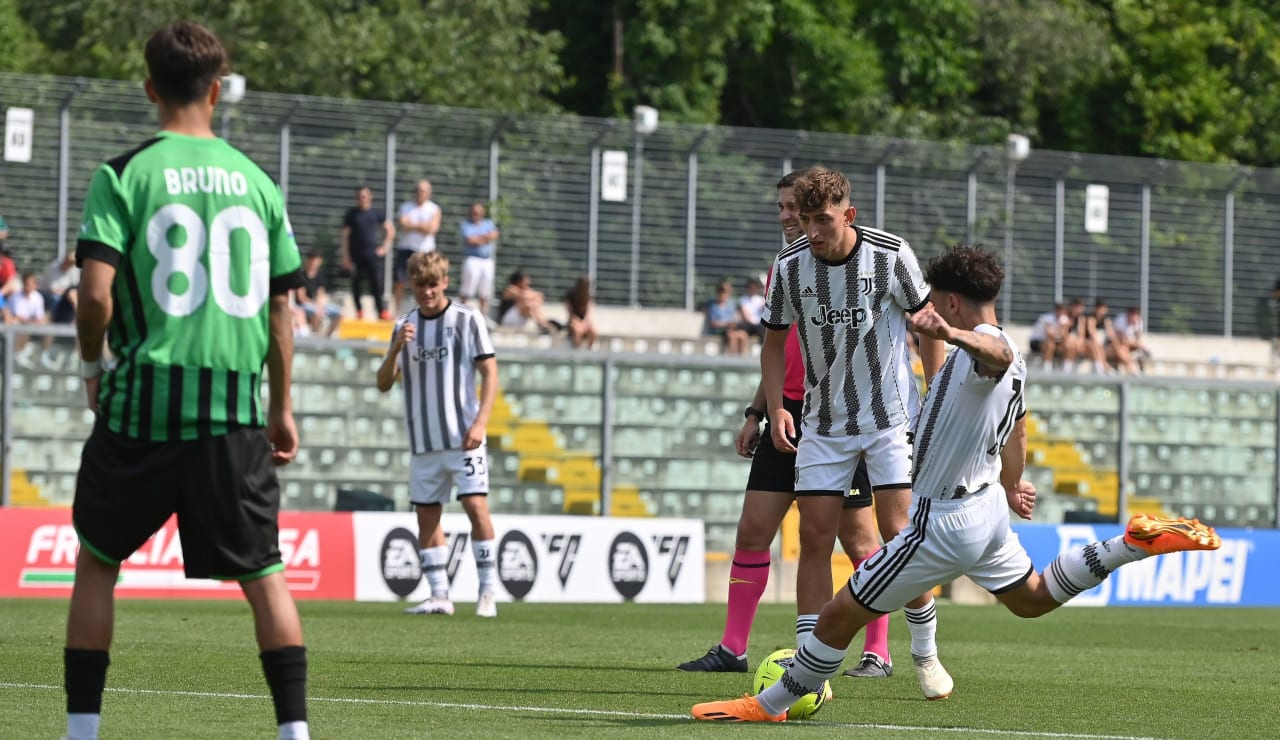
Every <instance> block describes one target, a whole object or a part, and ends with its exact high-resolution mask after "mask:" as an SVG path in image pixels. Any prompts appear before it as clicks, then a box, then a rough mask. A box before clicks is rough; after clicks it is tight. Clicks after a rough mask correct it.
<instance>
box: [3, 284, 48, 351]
mask: <svg viewBox="0 0 1280 740" xmlns="http://www.w3.org/2000/svg"><path fill="white" fill-rule="evenodd" d="M9 309H10V313H11V314H12V315H13V321H14V323H18V324H28V325H36V324H47V323H49V316H48V314H47V313H45V310H44V296H43V295H41V294H40V278H39V276H37V275H36V274H35V273H34V272H27V273H23V275H22V290H20V291H18V292H17V293H15V294H13V296H11V297H10V299H9ZM46 344H47V342H46ZM26 347H27V334H26V333H20V334H18V335H17V336H16V337H14V340H13V351H14V353H15V356H16V357H17V360H18V364H20V365H22V366H24V367H31V366H32V365H33V364H34V363H33V362H32V360H31V357H30V356H29V355H28V354H27V353H26V352H24V351H23V350H25V349H26Z"/></svg>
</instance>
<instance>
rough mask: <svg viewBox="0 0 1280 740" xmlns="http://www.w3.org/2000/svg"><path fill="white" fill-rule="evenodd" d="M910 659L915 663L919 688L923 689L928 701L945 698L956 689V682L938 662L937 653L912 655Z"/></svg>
mask: <svg viewBox="0 0 1280 740" xmlns="http://www.w3.org/2000/svg"><path fill="white" fill-rule="evenodd" d="M911 659H912V661H913V662H914V663H915V664H916V678H918V679H920V689H921V690H922V691H924V698H926V699H928V700H929V701H936V700H938V699H945V698H947V697H948V696H951V692H953V691H955V690H956V682H955V681H953V680H952V679H951V674H950V673H947V669H946V668H943V667H942V664H941V663H939V662H938V656H937V655H926V656H923V657H921V656H919V655H912V656H911Z"/></svg>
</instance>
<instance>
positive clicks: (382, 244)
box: [342, 186, 396, 319]
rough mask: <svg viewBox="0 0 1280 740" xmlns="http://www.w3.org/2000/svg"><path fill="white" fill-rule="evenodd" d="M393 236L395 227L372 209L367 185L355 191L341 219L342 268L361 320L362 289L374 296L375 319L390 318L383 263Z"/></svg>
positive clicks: (378, 211)
mask: <svg viewBox="0 0 1280 740" xmlns="http://www.w3.org/2000/svg"><path fill="white" fill-rule="evenodd" d="M379 231H381V232H382V233H381V234H379V233H378V232H379ZM395 236H396V227H395V224H393V223H391V219H389V218H387V215H386V214H385V213H383V212H382V209H381V208H374V206H373V190H372V189H370V188H369V187H367V186H365V187H361V188H359V189H357V190H356V204H355V206H353V207H351V208H348V209H347V213H346V215H345V216H343V217H342V267H343V268H344V269H346V270H350V271H351V297H352V298H354V299H355V301H356V313H357V314H359V315H360V316H361V318H363V317H364V307H363V306H362V305H361V304H360V297H361V295H362V290H363V288H365V287H368V289H369V292H370V293H372V294H373V305H374V310H375V311H376V312H377V315H378V318H381V319H389V318H391V313H390V312H389V311H387V309H386V306H385V305H384V304H383V300H382V290H383V283H382V278H383V275H382V270H383V262H382V260H383V258H384V257H386V254H387V250H388V249H389V248H390V247H391V240H392V239H394V238H395Z"/></svg>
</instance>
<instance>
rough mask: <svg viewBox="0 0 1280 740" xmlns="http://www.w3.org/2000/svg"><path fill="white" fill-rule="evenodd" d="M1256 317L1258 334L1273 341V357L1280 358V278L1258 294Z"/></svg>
mask: <svg viewBox="0 0 1280 740" xmlns="http://www.w3.org/2000/svg"><path fill="white" fill-rule="evenodd" d="M1256 319H1257V322H1258V336H1260V337H1262V338H1263V339H1265V340H1267V341H1268V342H1270V343H1271V359H1273V360H1274V359H1277V358H1280V331H1277V324H1278V323H1280V322H1278V321H1277V319H1280V279H1277V280H1276V281H1275V283H1274V284H1273V285H1272V286H1271V290H1269V291H1267V292H1266V293H1265V294H1263V295H1261V296H1258V306H1257V315H1256Z"/></svg>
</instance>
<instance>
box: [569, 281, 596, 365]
mask: <svg viewBox="0 0 1280 740" xmlns="http://www.w3.org/2000/svg"><path fill="white" fill-rule="evenodd" d="M564 308H565V312H566V315H567V316H568V320H569V325H568V328H569V344H570V345H572V346H574V347H578V348H583V349H594V348H595V346H596V325H595V317H594V315H593V314H594V313H595V301H593V300H591V278H589V277H587V276H585V275H583V276H581V277H579V278H578V279H577V280H576V281H574V283H573V287H572V288H570V289H569V292H568V293H565V294H564Z"/></svg>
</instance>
